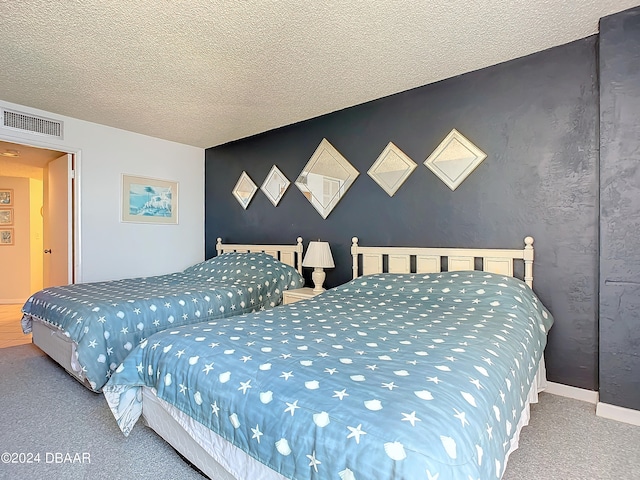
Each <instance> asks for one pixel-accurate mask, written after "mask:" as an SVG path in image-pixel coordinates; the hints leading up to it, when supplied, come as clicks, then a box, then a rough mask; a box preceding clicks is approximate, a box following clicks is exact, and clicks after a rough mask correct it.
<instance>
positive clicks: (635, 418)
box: [596, 402, 640, 426]
mask: <svg viewBox="0 0 640 480" xmlns="http://www.w3.org/2000/svg"><path fill="white" fill-rule="evenodd" d="M596 415H597V416H599V417H603V418H609V419H611V420H616V421H618V422H624V423H630V424H631V425H637V426H640V410H633V409H632V408H624V407H618V406H617V405H611V404H609V403H602V402H598V405H597V406H596Z"/></svg>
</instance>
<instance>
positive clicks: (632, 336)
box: [599, 7, 640, 410]
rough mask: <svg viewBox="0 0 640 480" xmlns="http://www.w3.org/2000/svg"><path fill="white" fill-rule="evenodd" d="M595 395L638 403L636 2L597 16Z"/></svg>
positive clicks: (639, 26) (639, 43) (639, 18)
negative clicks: (597, 303)
mask: <svg viewBox="0 0 640 480" xmlns="http://www.w3.org/2000/svg"><path fill="white" fill-rule="evenodd" d="M599 53H600V55H599V62H600V239H601V240H600V306H599V316H600V324H599V334H600V354H599V360H600V361H599V375H600V399H601V401H602V402H604V403H605V404H612V405H614V406H617V407H624V408H629V409H634V410H640V353H639V352H640V235H638V232H640V136H639V135H638V128H639V125H640V82H639V81H638V79H640V7H636V8H632V9H630V10H626V11H624V12H621V13H618V14H615V15H611V16H608V17H605V18H603V19H601V21H600V42H599Z"/></svg>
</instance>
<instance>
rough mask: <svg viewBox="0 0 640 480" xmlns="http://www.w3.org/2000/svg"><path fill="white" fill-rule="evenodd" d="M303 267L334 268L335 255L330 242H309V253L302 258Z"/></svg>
mask: <svg viewBox="0 0 640 480" xmlns="http://www.w3.org/2000/svg"><path fill="white" fill-rule="evenodd" d="M302 266H303V267H320V268H333V267H335V265H334V264H333V257H332V256H331V249H330V248H329V242H320V241H318V242H309V247H308V248H307V253H306V254H305V255H304V258H303V259H302Z"/></svg>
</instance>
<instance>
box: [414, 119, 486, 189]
mask: <svg viewBox="0 0 640 480" xmlns="http://www.w3.org/2000/svg"><path fill="white" fill-rule="evenodd" d="M485 158H487V154H486V153H484V152H483V151H482V150H480V149H479V148H478V147H476V146H475V145H474V144H473V143H471V141H470V140H469V139H467V138H466V137H465V136H464V135H462V134H461V133H460V132H458V131H457V130H456V129H455V128H454V129H453V130H451V132H449V134H448V135H447V136H446V137H445V139H444V140H443V141H442V142H441V143H440V145H438V147H437V148H436V149H435V150H434V151H433V153H432V154H431V155H429V158H427V159H426V160H425V161H424V165H425V166H426V167H427V168H428V169H429V170H431V171H432V172H433V173H434V174H435V175H436V176H437V177H438V178H439V179H440V180H442V181H443V182H444V183H445V184H446V185H447V186H448V187H449V188H450V189H451V190H455V189H456V188H458V186H459V185H460V184H461V183H462V182H463V181H464V180H465V179H466V178H467V177H468V176H469V175H471V172H473V170H475V168H476V167H477V166H478V165H480V163H482V161H483V160H484V159H485Z"/></svg>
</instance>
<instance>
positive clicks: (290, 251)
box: [216, 237, 303, 275]
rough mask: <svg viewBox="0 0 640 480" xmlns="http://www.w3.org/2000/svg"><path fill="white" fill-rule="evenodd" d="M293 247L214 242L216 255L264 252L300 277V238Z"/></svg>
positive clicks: (220, 240) (219, 239)
mask: <svg viewBox="0 0 640 480" xmlns="http://www.w3.org/2000/svg"><path fill="white" fill-rule="evenodd" d="M296 242H297V243H296V244H295V245H259V244H240V243H222V238H218V241H217V242H216V252H217V255H220V254H221V253H226V252H241V253H251V252H264V253H267V254H269V255H271V256H273V257H274V258H277V259H278V260H280V261H281V262H282V263H286V264H287V265H291V266H292V267H293V268H295V269H296V270H297V271H298V273H299V274H300V275H302V250H303V247H302V237H298V238H297V240H296Z"/></svg>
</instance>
